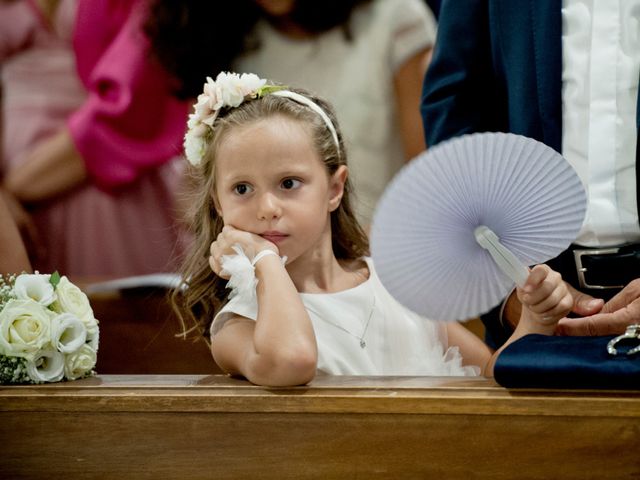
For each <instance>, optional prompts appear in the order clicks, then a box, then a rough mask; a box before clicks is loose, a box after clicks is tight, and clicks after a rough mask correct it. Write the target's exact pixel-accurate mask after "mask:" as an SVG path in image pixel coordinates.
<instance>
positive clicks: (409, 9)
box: [388, 0, 436, 161]
mask: <svg viewBox="0 0 640 480" xmlns="http://www.w3.org/2000/svg"><path fill="white" fill-rule="evenodd" d="M388 22H389V25H390V27H389V28H390V35H391V44H390V45H389V52H390V54H389V55H390V57H389V60H390V68H391V69H392V71H393V93H394V97H395V106H396V111H397V118H398V123H399V130H400V136H401V140H402V147H403V150H404V157H405V160H406V161H409V160H411V159H413V158H414V157H415V156H416V155H418V154H419V153H421V152H422V151H424V149H425V148H426V145H425V142H424V135H423V132H422V120H421V117H420V97H421V94H422V82H423V79H424V74H425V72H426V71H427V67H428V65H429V62H430V60H431V54H432V51H433V44H434V42H435V38H436V21H435V18H434V15H433V13H432V12H431V10H430V9H429V7H428V6H427V5H426V4H425V3H424V1H423V0H420V1H416V0H404V2H403V3H402V4H400V5H397V6H396V7H395V9H394V10H393V11H392V12H391V11H390V13H389V19H388Z"/></svg>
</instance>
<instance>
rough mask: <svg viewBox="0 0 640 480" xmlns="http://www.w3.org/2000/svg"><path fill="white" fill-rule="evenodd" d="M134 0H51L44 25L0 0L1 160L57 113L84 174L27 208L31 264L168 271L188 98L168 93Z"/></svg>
mask: <svg viewBox="0 0 640 480" xmlns="http://www.w3.org/2000/svg"><path fill="white" fill-rule="evenodd" d="M143 7H144V3H142V2H140V1H124V0H80V1H76V0H61V2H60V5H59V8H58V11H57V14H56V18H55V19H54V22H53V25H52V26H50V27H49V26H47V25H46V24H45V23H44V22H43V21H42V20H41V18H40V16H39V14H38V13H37V11H36V10H35V9H36V7H35V6H34V5H33V4H32V3H30V2H28V1H26V0H17V1H15V2H11V3H8V4H4V3H0V55H1V57H0V61H2V70H1V75H2V88H3V101H2V109H3V112H2V113H3V119H2V122H3V145H2V147H3V158H2V159H1V161H0V166H1V168H2V170H4V171H6V170H8V169H10V168H14V167H16V166H18V165H20V164H21V162H23V161H24V158H25V156H26V155H27V154H28V152H29V151H30V150H31V149H32V148H33V147H34V146H35V145H37V144H38V143H39V142H41V141H43V140H44V139H46V138H47V137H48V136H49V135H51V134H52V133H55V132H57V131H59V130H60V129H63V128H66V127H67V125H68V127H69V129H70V131H71V133H72V136H73V139H74V142H75V143H76V145H77V147H78V149H79V150H80V152H81V153H82V155H83V158H84V159H85V161H86V164H87V168H88V170H89V174H90V181H89V182H87V184H86V185H84V186H82V187H80V188H77V189H75V190H74V191H73V192H71V193H69V194H67V195H65V196H63V197H59V198H55V199H51V200H48V201H46V202H43V203H41V204H39V205H37V206H35V207H34V208H33V211H32V214H33V218H34V221H35V223H36V226H37V228H38V231H39V238H40V242H41V244H42V246H43V248H44V251H45V252H46V255H45V256H44V258H42V259H40V260H37V261H36V262H34V267H35V268H37V269H39V270H40V271H42V272H50V271H54V270H58V271H60V272H61V273H64V274H67V275H70V276H72V277H101V276H129V275H139V274H146V273H155V272H163V271H173V270H175V259H176V258H177V257H178V256H179V255H180V254H181V252H182V251H183V248H182V245H183V240H182V239H183V237H182V233H181V231H180V229H179V228H178V224H177V222H176V215H175V197H176V193H175V192H176V189H177V188H178V185H179V183H180V181H181V178H182V176H181V170H182V167H183V163H184V160H183V159H182V157H179V154H180V151H181V144H182V136H183V133H184V129H185V123H186V116H187V110H188V107H189V102H178V101H177V100H175V99H174V98H173V97H172V96H171V95H170V91H169V80H168V78H167V76H166V75H165V74H164V72H163V71H162V70H160V69H159V67H158V66H157V65H155V64H154V63H153V62H152V61H150V60H149V57H148V51H147V43H146V41H145V39H144V37H143V36H142V33H141V32H140V30H139V28H138V27H139V25H140V22H141V20H142V19H143V15H144V8H143ZM76 8H77V10H76ZM76 12H77V15H78V16H77V17H76ZM76 19H77V21H76ZM72 39H73V40H72ZM72 41H73V43H75V45H76V47H78V48H76V50H75V52H74V49H73V46H72ZM76 55H77V56H76ZM76 59H77V66H78V70H76ZM78 71H79V73H78Z"/></svg>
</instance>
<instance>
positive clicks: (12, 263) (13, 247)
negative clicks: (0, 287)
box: [0, 192, 31, 274]
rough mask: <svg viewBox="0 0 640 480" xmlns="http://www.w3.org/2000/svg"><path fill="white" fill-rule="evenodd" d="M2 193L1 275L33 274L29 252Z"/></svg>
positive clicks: (0, 198)
mask: <svg viewBox="0 0 640 480" xmlns="http://www.w3.org/2000/svg"><path fill="white" fill-rule="evenodd" d="M2 193H3V192H0V252H1V253H0V274H7V273H21V272H31V264H30V263H29V257H28V256H27V250H26V248H25V246H24V244H23V243H22V238H21V237H20V232H19V231H18V227H17V226H16V224H15V222H14V220H13V216H12V214H11V212H10V211H9V207H8V206H7V204H6V203H5V200H4V195H2Z"/></svg>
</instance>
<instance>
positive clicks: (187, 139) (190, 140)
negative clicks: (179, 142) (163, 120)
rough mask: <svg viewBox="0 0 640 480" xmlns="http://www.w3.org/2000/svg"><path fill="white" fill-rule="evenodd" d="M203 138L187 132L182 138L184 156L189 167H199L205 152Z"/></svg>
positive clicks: (190, 131)
mask: <svg viewBox="0 0 640 480" xmlns="http://www.w3.org/2000/svg"><path fill="white" fill-rule="evenodd" d="M205 147H206V145H205V141H204V138H203V137H201V136H199V135H195V133H194V132H193V131H192V130H189V131H188V132H187V134H186V135H185V136H184V154H185V156H186V157H187V160H189V163H191V165H196V166H197V165H199V164H200V162H201V161H202V157H203V156H204V152H205Z"/></svg>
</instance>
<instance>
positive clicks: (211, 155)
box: [172, 89, 369, 337]
mask: <svg viewBox="0 0 640 480" xmlns="http://www.w3.org/2000/svg"><path fill="white" fill-rule="evenodd" d="M288 90H290V91H293V92H296V93H299V94H301V95H304V96H305V97H307V98H309V99H310V100H312V101H313V102H315V103H316V104H317V105H318V106H319V107H320V108H322V109H323V110H324V112H325V113H326V114H327V115H328V116H329V118H330V119H331V122H332V123H333V125H334V127H335V130H336V133H337V135H338V145H336V142H335V140H334V138H333V136H332V134H331V132H330V131H329V129H328V128H327V125H326V124H325V122H324V121H323V120H322V118H321V117H320V116H319V115H318V114H317V113H316V112H314V111H312V110H311V109H310V108H309V107H307V106H304V105H301V104H299V103H297V102H296V101H294V100H292V99H289V98H283V97H279V96H276V95H265V96H264V97H262V98H257V99H254V100H248V101H245V102H244V103H242V104H241V105H240V106H238V107H235V108H229V109H227V110H223V111H221V112H220V114H219V116H218V117H217V118H216V121H215V123H214V124H213V132H212V136H211V138H210V139H209V140H208V144H207V150H206V153H205V155H204V158H203V160H202V162H201V163H200V164H199V165H197V166H195V167H192V168H191V170H190V173H191V177H192V178H191V179H192V182H191V185H192V186H193V191H192V192H191V195H190V196H191V197H192V198H191V199H190V202H189V203H188V204H189V205H192V210H191V211H190V212H189V217H190V218H189V221H190V224H191V226H192V231H193V235H194V243H193V248H192V249H191V251H190V253H189V254H188V255H187V257H186V259H185V262H184V264H183V267H182V269H181V273H182V278H183V279H185V284H184V285H183V287H185V288H182V289H180V290H175V291H174V292H173V294H172V303H173V306H174V309H175V311H176V313H177V314H178V317H179V319H180V322H181V324H182V327H183V330H184V334H185V335H186V334H187V333H191V332H196V333H197V334H198V335H199V336H201V335H204V336H205V337H206V336H207V335H208V327H209V324H210V323H211V321H212V320H213V317H214V315H215V313H216V312H217V311H218V310H219V309H220V308H221V307H222V306H223V305H224V303H225V302H226V301H227V297H228V293H229V291H228V290H227V289H226V287H225V286H226V283H227V280H224V279H222V278H220V277H218V276H217V275H216V274H215V273H213V271H212V270H211V267H210V266H209V260H208V259H209V247H210V245H211V243H212V242H213V241H215V239H216V238H217V236H218V234H219V233H220V231H221V230H222V227H223V226H224V223H223V220H222V218H221V217H220V216H219V215H218V213H217V211H216V208H215V205H214V201H213V198H212V197H213V194H215V160H216V154H217V150H218V147H219V145H220V143H221V140H222V139H223V138H224V137H225V135H227V134H228V133H229V132H230V131H232V130H233V128H234V127H238V126H245V125H247V124H249V123H251V122H255V121H258V120H262V119H265V118H269V117H274V116H276V115H279V116H284V117H287V118H290V119H292V120H296V121H299V122H303V123H305V124H306V125H308V126H309V127H310V131H311V134H312V137H313V142H314V145H315V147H316V149H317V152H318V153H319V155H320V158H321V159H322V161H323V162H324V164H325V167H326V169H327V171H328V173H329V174H330V175H331V174H333V173H334V172H335V171H336V170H337V169H338V167H340V166H341V165H346V155H345V148H344V143H343V139H342V134H341V133H340V129H339V128H338V124H337V121H336V116H335V113H334V111H333V109H332V107H331V106H330V105H329V104H328V103H327V102H325V101H324V100H322V99H320V98H317V97H315V96H313V95H311V94H309V93H308V92H305V91H304V90H298V89H288ZM352 195H353V193H352V186H351V182H350V181H349V179H348V178H347V182H346V184H345V187H344V194H343V197H342V201H341V203H340V206H339V207H338V208H337V209H336V210H334V211H333V212H331V232H332V246H333V252H334V254H335V256H336V258H338V259H341V260H354V259H358V258H360V257H362V256H365V255H369V242H368V239H367V235H366V233H365V232H364V230H363V229H362V227H361V226H360V224H359V223H358V221H357V219H356V217H355V214H354V211H353V208H352V206H351V196H352Z"/></svg>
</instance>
